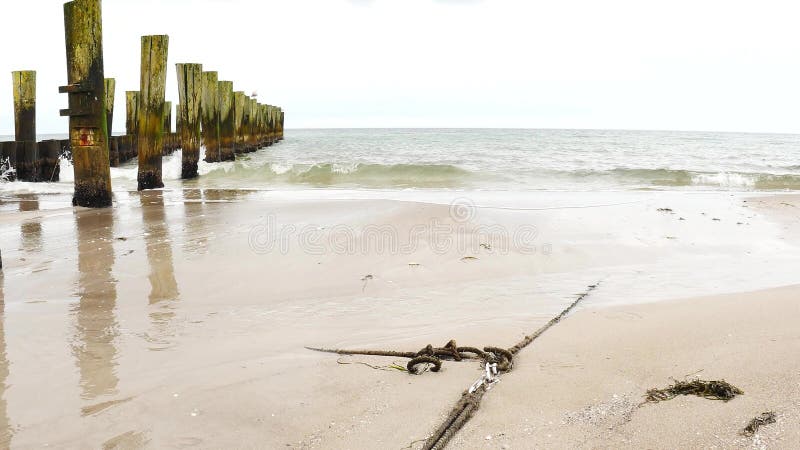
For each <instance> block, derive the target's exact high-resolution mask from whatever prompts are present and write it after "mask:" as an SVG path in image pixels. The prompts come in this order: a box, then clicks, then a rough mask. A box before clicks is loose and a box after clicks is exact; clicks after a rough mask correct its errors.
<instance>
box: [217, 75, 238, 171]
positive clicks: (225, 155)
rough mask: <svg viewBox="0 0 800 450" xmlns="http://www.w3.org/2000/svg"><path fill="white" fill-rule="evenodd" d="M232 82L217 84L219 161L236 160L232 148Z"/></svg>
mask: <svg viewBox="0 0 800 450" xmlns="http://www.w3.org/2000/svg"><path fill="white" fill-rule="evenodd" d="M234 115H235V111H234V110H233V82H232V81H220V82H219V159H220V161H232V160H234V159H236V156H235V154H234V148H233V138H234Z"/></svg>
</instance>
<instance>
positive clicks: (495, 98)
mask: <svg viewBox="0 0 800 450" xmlns="http://www.w3.org/2000/svg"><path fill="white" fill-rule="evenodd" d="M62 5H63V1H52V0H35V1H27V2H10V1H2V2H0V135H8V134H13V130H14V118H13V100H12V89H11V86H12V85H11V71H13V70H22V69H32V70H36V71H37V78H38V80H37V81H38V83H37V90H38V92H37V94H38V95H37V131H38V132H39V133H40V134H44V133H66V130H67V120H66V118H61V117H59V116H58V110H59V109H61V108H66V103H67V97H66V94H59V93H58V86H60V85H64V84H66V58H65V50H64V26H63V6H62ZM797 17H800V3H798V2H796V1H795V2H792V1H770V0H762V1H759V2H754V1H736V0H727V1H717V0H693V1H684V0H671V1H648V0H635V1H634V0H630V1H628V0H606V1H602V2H600V1H597V0H559V1H555V0H548V1H543V0H460V1H459V0H291V1H289V0H278V1H273V0H228V1H223V0H172V1H170V0H138V1H130V0H104V1H103V39H104V42H103V46H104V57H105V73H106V77H114V78H116V79H117V92H116V112H117V113H116V114H115V116H114V125H113V127H114V130H115V131H122V130H123V129H124V120H125V117H124V115H125V113H124V111H125V109H124V104H125V91H126V90H138V89H139V60H140V45H141V44H140V36H142V35H147V34H168V35H169V39H170V41H169V72H168V74H167V100H172V101H173V103H177V97H178V95H177V78H176V74H175V63H179V62H196V63H202V64H203V67H204V69H205V70H217V71H218V72H219V76H220V79H224V80H231V81H233V82H234V89H235V90H244V91H245V92H247V93H250V92H253V91H257V92H258V98H259V101H260V102H262V103H269V104H273V105H278V106H281V107H283V109H284V110H285V111H286V127H287V128H327V127H334V128H338V127H492V128H494V127H509V128H594V129H603V128H612V129H656V130H707V131H747V132H787V133H800V27H798V26H797V24H796V22H797Z"/></svg>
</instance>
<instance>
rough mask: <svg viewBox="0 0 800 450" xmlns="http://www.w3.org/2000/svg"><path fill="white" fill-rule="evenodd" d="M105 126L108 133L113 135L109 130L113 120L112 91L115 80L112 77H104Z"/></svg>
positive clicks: (114, 86) (113, 91)
mask: <svg viewBox="0 0 800 450" xmlns="http://www.w3.org/2000/svg"><path fill="white" fill-rule="evenodd" d="M104 81H105V84H106V126H107V127H108V135H109V136H113V135H114V133H113V132H112V131H111V129H112V128H113V127H112V124H113V122H114V93H115V90H116V86H117V82H116V81H115V80H114V79H113V78H106V79H105V80H104Z"/></svg>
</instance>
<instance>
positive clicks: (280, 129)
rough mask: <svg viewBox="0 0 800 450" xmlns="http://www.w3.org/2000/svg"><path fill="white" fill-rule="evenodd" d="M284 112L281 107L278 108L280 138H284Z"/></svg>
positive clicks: (280, 139)
mask: <svg viewBox="0 0 800 450" xmlns="http://www.w3.org/2000/svg"><path fill="white" fill-rule="evenodd" d="M284 117H285V116H284V113H283V110H281V108H278V140H279V141H282V140H283V120H284Z"/></svg>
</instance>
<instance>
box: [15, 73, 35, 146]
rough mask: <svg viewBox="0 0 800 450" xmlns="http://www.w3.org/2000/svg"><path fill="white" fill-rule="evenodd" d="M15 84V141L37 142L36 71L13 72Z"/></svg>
mask: <svg viewBox="0 0 800 450" xmlns="http://www.w3.org/2000/svg"><path fill="white" fill-rule="evenodd" d="M11 78H12V81H13V83H14V138H15V139H14V140H15V141H35V140H36V71H35V70H19V71H16V72H11Z"/></svg>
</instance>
